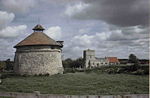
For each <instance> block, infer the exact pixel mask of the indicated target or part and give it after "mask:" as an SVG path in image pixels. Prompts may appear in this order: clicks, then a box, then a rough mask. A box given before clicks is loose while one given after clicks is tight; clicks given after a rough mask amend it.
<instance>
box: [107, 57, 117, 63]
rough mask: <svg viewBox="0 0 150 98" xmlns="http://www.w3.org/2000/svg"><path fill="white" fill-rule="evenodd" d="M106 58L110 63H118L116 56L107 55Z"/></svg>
mask: <svg viewBox="0 0 150 98" xmlns="http://www.w3.org/2000/svg"><path fill="white" fill-rule="evenodd" d="M107 59H108V61H109V62H110V63H118V62H119V60H118V59H117V57H107Z"/></svg>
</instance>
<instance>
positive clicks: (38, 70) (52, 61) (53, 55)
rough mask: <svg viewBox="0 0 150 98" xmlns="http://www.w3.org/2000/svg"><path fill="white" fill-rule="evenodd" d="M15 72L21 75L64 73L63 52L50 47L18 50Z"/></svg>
mask: <svg viewBox="0 0 150 98" xmlns="http://www.w3.org/2000/svg"><path fill="white" fill-rule="evenodd" d="M14 71H15V72H16V73H17V74H21V75H23V74H27V75H39V74H49V75H53V74H57V73H63V66H62V60H61V50H60V49H57V48H55V49H52V48H51V47H49V46H33V47H20V48H17V50H16V54H15V66H14Z"/></svg>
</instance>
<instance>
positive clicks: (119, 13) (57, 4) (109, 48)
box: [0, 0, 149, 60]
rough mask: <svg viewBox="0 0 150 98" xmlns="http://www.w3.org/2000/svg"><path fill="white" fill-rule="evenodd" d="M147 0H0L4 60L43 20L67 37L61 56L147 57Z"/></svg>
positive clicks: (53, 32)
mask: <svg viewBox="0 0 150 98" xmlns="http://www.w3.org/2000/svg"><path fill="white" fill-rule="evenodd" d="M148 6H149V0H0V60H6V59H9V58H10V59H11V60H13V59H14V55H15V50H16V49H15V48H13V46H15V45H16V44H17V43H19V42H20V41H21V40H23V39H24V38H26V37H27V36H28V35H30V34H32V33H33V31H32V28H33V27H34V26H35V25H37V24H41V25H42V26H43V27H44V28H45V31H44V33H46V34H47V35H48V36H50V37H51V38H53V39H55V40H63V41H64V47H63V53H62V55H63V59H66V58H72V59H76V58H79V57H82V54H83V50H86V49H93V50H95V51H96V57H100V58H103V57H112V56H113V57H118V58H128V56H129V54H131V53H132V54H135V55H136V56H137V57H138V58H140V59H148V58H149V57H148V56H149V23H148V22H149V8H148Z"/></svg>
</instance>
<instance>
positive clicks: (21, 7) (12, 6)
mask: <svg viewBox="0 0 150 98" xmlns="http://www.w3.org/2000/svg"><path fill="white" fill-rule="evenodd" d="M0 3H1V4H0V5H1V7H0V8H2V9H4V10H7V11H10V12H14V13H26V12H28V11H30V10H31V8H33V7H34V6H35V5H36V2H35V0H1V1H0Z"/></svg>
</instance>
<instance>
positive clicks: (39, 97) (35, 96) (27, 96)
mask: <svg viewBox="0 0 150 98" xmlns="http://www.w3.org/2000/svg"><path fill="white" fill-rule="evenodd" d="M0 96H7V97H13V98H149V94H128V95H54V94H40V93H15V92H13V93H11V92H0Z"/></svg>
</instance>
